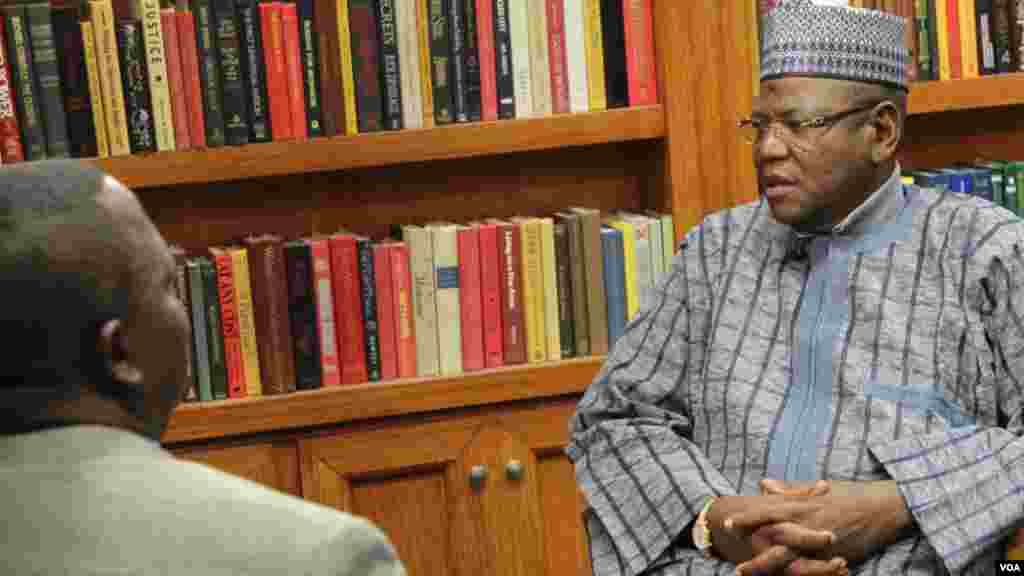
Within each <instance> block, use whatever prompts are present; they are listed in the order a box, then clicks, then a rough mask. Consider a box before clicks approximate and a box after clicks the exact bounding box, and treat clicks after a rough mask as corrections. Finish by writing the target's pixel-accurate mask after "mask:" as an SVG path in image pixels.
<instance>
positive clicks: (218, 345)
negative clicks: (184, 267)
mask: <svg viewBox="0 0 1024 576" xmlns="http://www.w3.org/2000/svg"><path fill="white" fill-rule="evenodd" d="M199 267H200V269H201V270H202V273H203V288H204V290H205V292H206V293H205V297H206V302H205V304H206V328H207V331H208V335H207V338H206V341H207V344H208V345H209V347H210V391H211V392H212V393H213V399H214V400H224V399H226V398H227V397H228V368H227V363H226V362H225V361H224V330H223V328H222V326H221V316H220V293H219V292H218V291H217V269H216V268H215V267H214V266H213V261H212V260H210V259H209V258H200V259H199Z"/></svg>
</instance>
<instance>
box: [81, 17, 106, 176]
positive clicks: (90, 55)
mask: <svg viewBox="0 0 1024 576" xmlns="http://www.w3.org/2000/svg"><path fill="white" fill-rule="evenodd" d="M80 24H81V27H82V57H83V58H84V59H85V77H86V80H87V81H88V82H89V94H93V95H94V96H93V98H92V123H93V125H94V126H95V127H96V155H97V156H98V157H99V158H106V157H107V156H110V144H108V143H107V119H106V117H105V115H104V112H103V108H104V107H105V106H106V104H104V98H103V97H102V96H103V92H102V91H101V89H100V71H99V62H97V61H96V37H95V36H94V34H95V32H93V29H92V22H89V21H88V20H82V22H80Z"/></svg>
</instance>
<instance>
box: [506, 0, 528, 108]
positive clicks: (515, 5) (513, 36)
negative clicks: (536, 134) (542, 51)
mask: <svg viewBox="0 0 1024 576" xmlns="http://www.w3.org/2000/svg"><path fill="white" fill-rule="evenodd" d="M506 1H507V0H506ZM529 14H530V12H529V9H528V8H527V5H526V2H525V1H522V0H520V1H518V2H511V3H510V4H509V5H508V22H509V33H510V39H509V41H510V43H511V51H512V80H513V83H514V84H513V92H514V94H515V105H514V107H515V113H516V116H515V117H516V118H530V117H531V116H533V115H534V109H533V77H532V75H531V73H530V63H531V58H530V17H529Z"/></svg>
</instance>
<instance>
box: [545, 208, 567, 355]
mask: <svg viewBox="0 0 1024 576" xmlns="http://www.w3.org/2000/svg"><path fill="white" fill-rule="evenodd" d="M540 255H541V264H540V266H541V273H542V275H543V276H544V332H545V337H546V338H547V352H548V360H561V359H562V333H561V324H560V323H559V318H558V282H557V280H556V279H555V267H556V266H557V265H556V263H555V223H554V221H553V220H552V219H551V218H541V219H540Z"/></svg>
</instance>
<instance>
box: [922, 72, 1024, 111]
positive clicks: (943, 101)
mask: <svg viewBox="0 0 1024 576" xmlns="http://www.w3.org/2000/svg"><path fill="white" fill-rule="evenodd" d="M1021 104H1024V74H1020V73H1018V74H997V75H995V76H982V77H981V78H968V79H959V80H947V81H929V82H918V83H916V84H913V85H912V86H911V88H910V97H909V101H908V103H907V107H908V113H909V114H910V115H912V116H913V115H918V114H930V113H936V112H956V111H960V110H976V109H979V108H997V107H1002V106H1017V105H1021Z"/></svg>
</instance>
